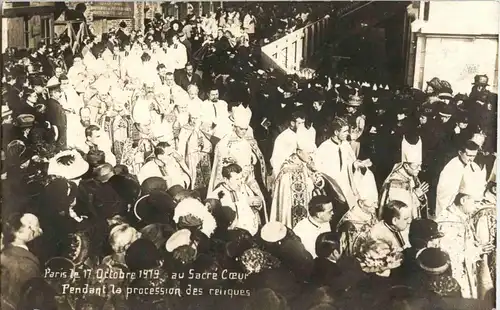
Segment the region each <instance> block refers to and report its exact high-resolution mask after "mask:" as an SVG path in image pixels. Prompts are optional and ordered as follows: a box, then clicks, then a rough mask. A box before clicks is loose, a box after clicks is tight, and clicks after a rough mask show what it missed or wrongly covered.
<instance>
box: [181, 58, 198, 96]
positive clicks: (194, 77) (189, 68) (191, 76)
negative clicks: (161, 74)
mask: <svg viewBox="0 0 500 310" xmlns="http://www.w3.org/2000/svg"><path fill="white" fill-rule="evenodd" d="M177 80H178V81H177V85H179V86H180V87H182V89H184V90H185V91H187V88H188V86H189V85H191V84H194V85H196V86H198V88H200V87H201V77H200V76H199V75H198V74H196V73H195V72H194V69H193V65H192V64H191V63H189V62H188V63H187V64H186V66H185V67H184V70H182V71H181V72H180V73H179V75H178V77H177Z"/></svg>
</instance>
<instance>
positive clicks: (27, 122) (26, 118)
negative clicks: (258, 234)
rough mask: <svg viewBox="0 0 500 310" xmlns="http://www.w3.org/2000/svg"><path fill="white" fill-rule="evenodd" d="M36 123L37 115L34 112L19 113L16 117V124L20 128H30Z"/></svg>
mask: <svg viewBox="0 0 500 310" xmlns="http://www.w3.org/2000/svg"><path fill="white" fill-rule="evenodd" d="M34 123H35V116H34V115H33V114H19V115H18V116H17V117H16V125H17V127H19V128H30V127H33V124H34Z"/></svg>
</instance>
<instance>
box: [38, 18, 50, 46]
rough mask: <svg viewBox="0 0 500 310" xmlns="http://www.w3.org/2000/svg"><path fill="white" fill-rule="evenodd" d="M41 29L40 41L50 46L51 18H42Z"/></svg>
mask: <svg viewBox="0 0 500 310" xmlns="http://www.w3.org/2000/svg"><path fill="white" fill-rule="evenodd" d="M40 27H41V33H40V41H42V42H45V44H50V16H42V18H41V25H40Z"/></svg>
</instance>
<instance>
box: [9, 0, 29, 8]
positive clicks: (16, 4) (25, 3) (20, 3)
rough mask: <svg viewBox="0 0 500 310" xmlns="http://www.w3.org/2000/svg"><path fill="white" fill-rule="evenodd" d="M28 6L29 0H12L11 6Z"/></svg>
mask: <svg viewBox="0 0 500 310" xmlns="http://www.w3.org/2000/svg"><path fill="white" fill-rule="evenodd" d="M26 6H30V2H29V1H28V2H12V7H13V8H20V7H26Z"/></svg>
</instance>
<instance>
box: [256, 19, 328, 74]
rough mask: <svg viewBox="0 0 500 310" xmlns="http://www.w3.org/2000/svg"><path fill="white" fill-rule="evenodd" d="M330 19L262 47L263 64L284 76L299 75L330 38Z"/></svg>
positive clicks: (315, 23)
mask: <svg viewBox="0 0 500 310" xmlns="http://www.w3.org/2000/svg"><path fill="white" fill-rule="evenodd" d="M330 20H331V19H330V17H329V16H325V17H323V18H322V19H320V20H318V21H316V22H314V23H311V24H309V25H307V26H305V27H303V28H301V29H299V30H296V31H294V32H292V33H289V34H288V35H286V36H284V37H282V38H280V39H278V40H276V41H274V42H271V43H269V44H267V45H265V46H263V47H262V63H263V65H264V67H265V68H274V69H276V70H279V71H281V72H282V73H284V74H294V73H298V72H299V71H300V70H301V69H302V68H301V67H302V65H303V64H305V63H307V62H308V61H309V60H310V59H311V57H312V56H313V54H314V53H315V51H317V50H318V49H319V47H320V46H321V45H322V44H323V42H324V41H325V39H326V37H327V36H328V33H329V31H328V29H329V27H330Z"/></svg>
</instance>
